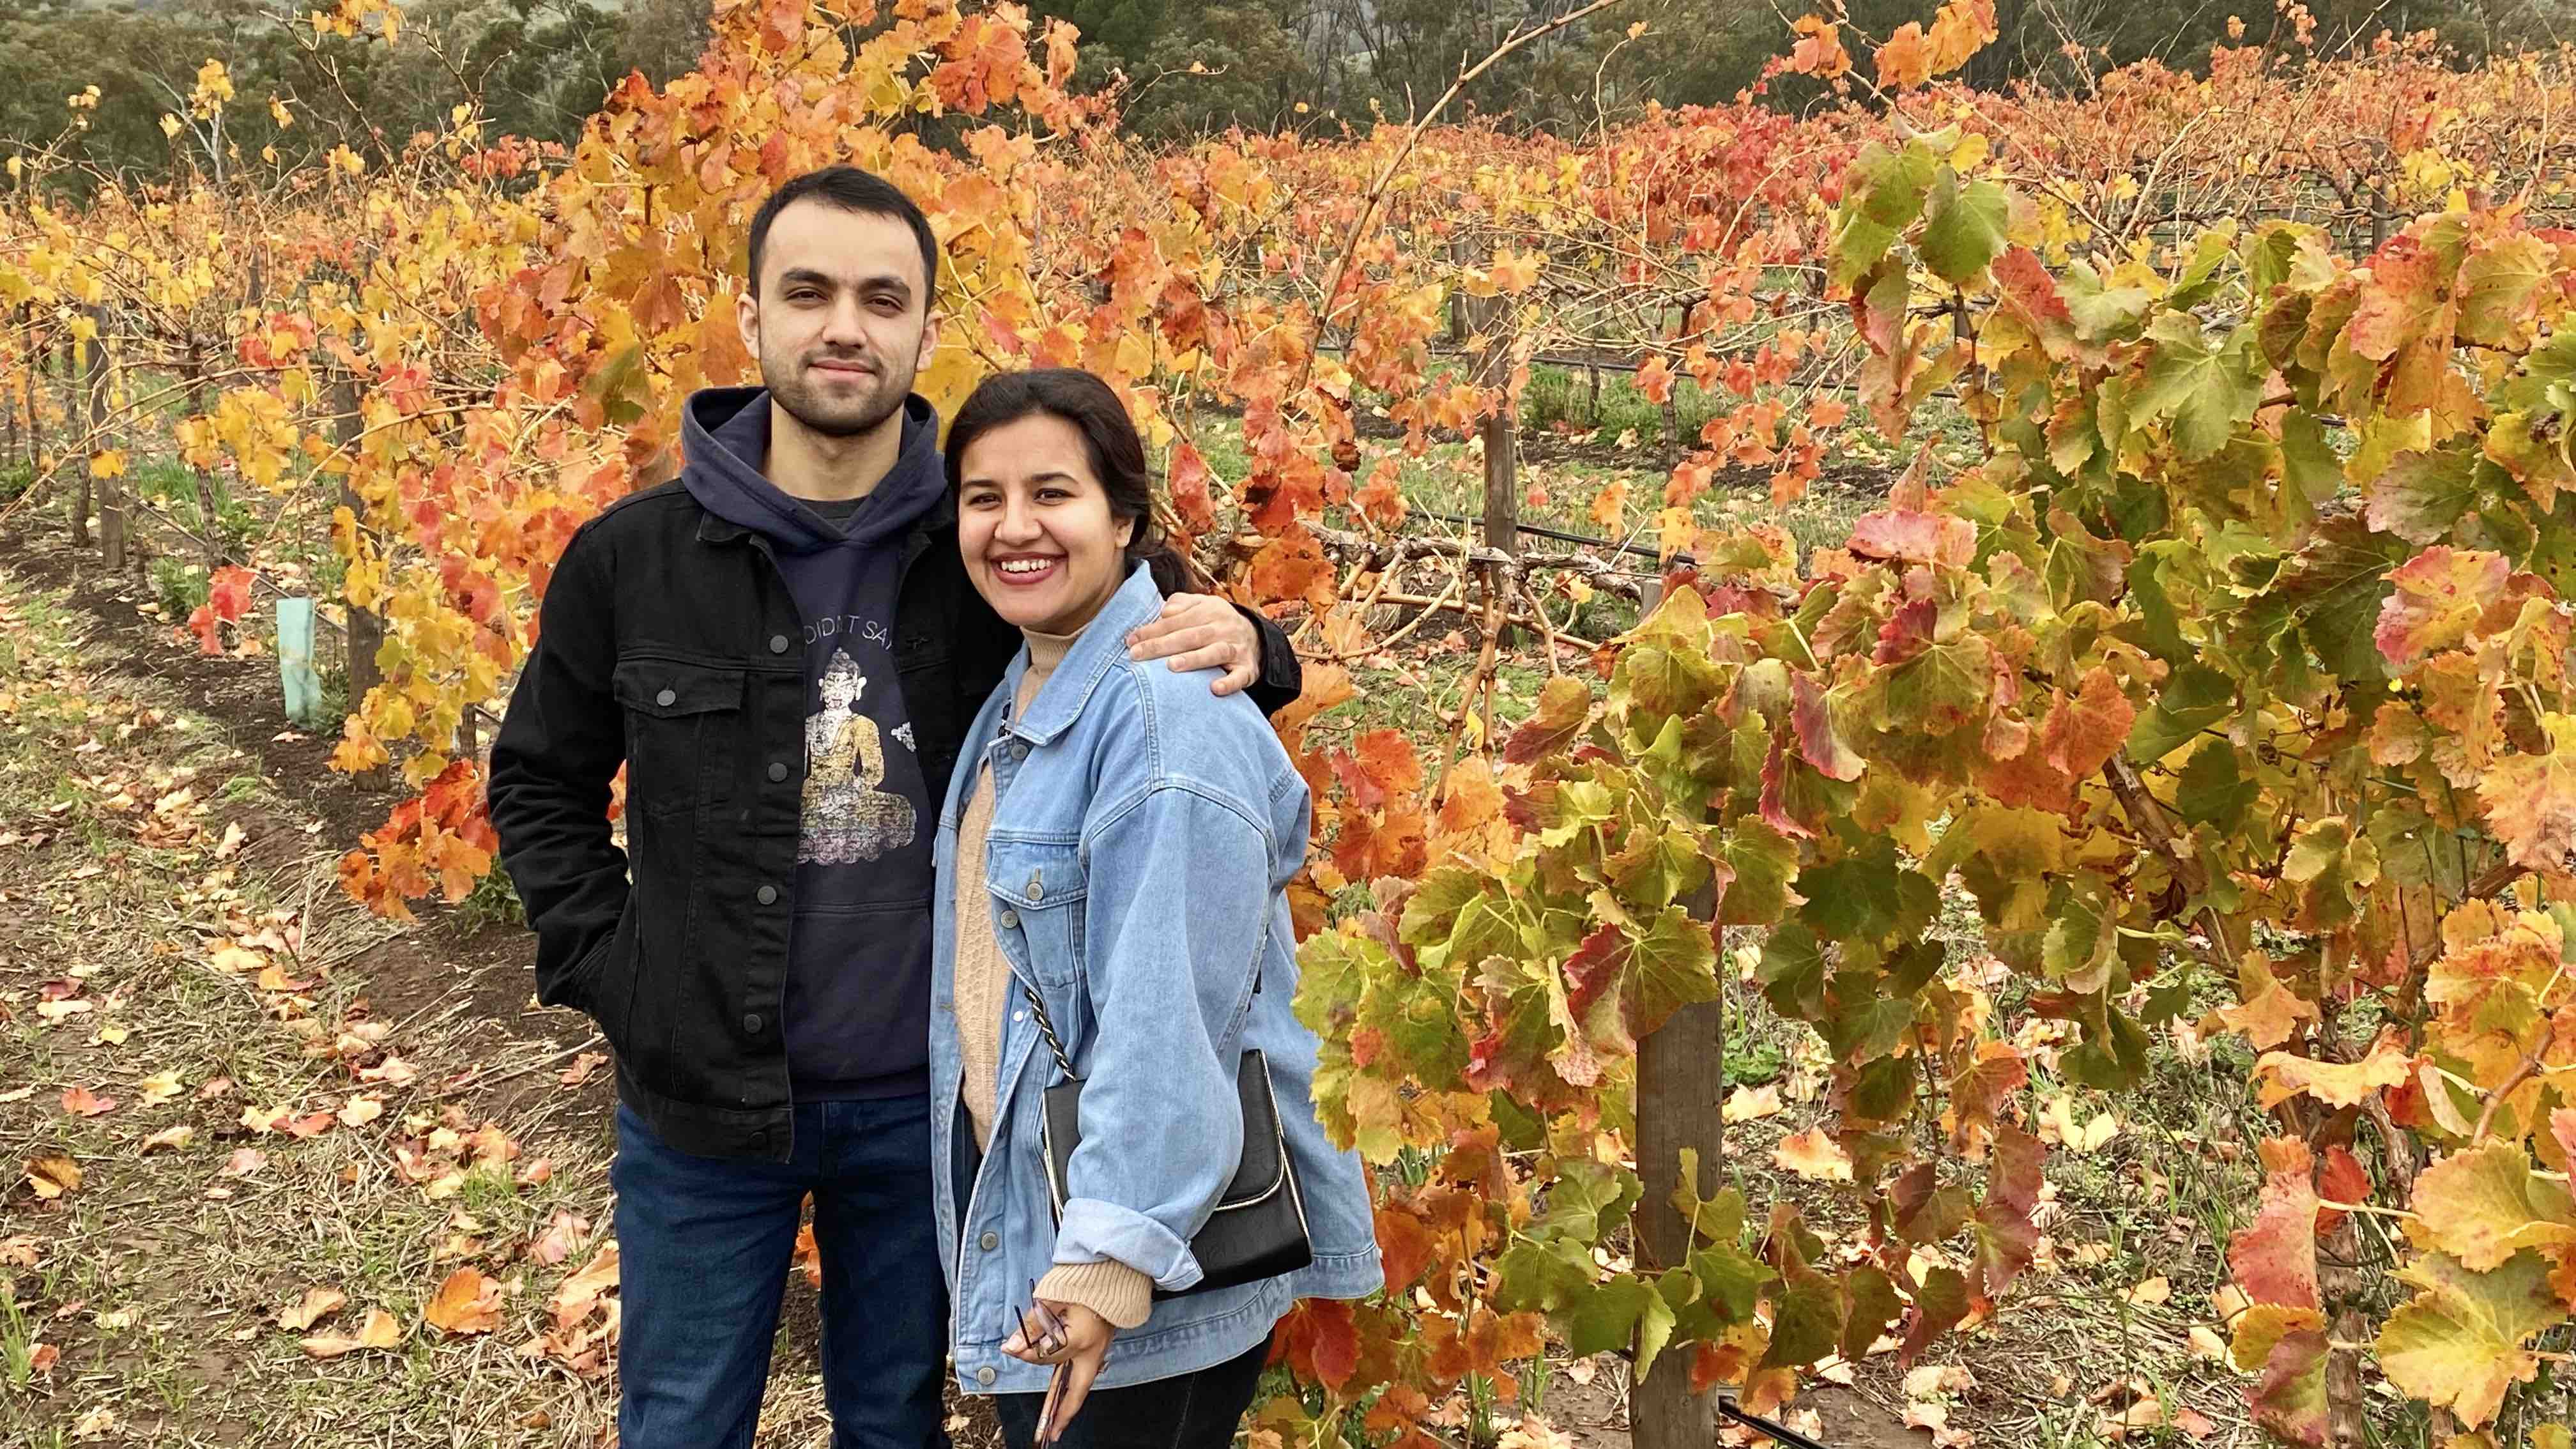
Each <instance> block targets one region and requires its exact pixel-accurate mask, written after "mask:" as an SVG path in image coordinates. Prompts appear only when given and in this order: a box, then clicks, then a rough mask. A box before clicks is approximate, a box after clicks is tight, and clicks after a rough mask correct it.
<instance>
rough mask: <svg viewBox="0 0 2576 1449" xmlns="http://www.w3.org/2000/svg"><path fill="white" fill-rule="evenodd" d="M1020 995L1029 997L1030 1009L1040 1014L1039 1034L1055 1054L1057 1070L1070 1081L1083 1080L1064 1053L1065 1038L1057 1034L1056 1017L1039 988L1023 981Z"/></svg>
mask: <svg viewBox="0 0 2576 1449" xmlns="http://www.w3.org/2000/svg"><path fill="white" fill-rule="evenodd" d="M1020 995H1022V996H1024V997H1026V998H1028V1003H1029V1009H1030V1010H1031V1011H1034V1012H1036V1013H1037V1014H1038V1035H1040V1036H1042V1037H1045V1038H1046V1044H1047V1050H1048V1051H1050V1052H1053V1053H1054V1054H1055V1065H1056V1070H1058V1071H1060V1072H1062V1073H1064V1079H1065V1080H1066V1081H1068V1082H1078V1081H1081V1080H1082V1078H1081V1076H1080V1075H1079V1074H1077V1073H1076V1072H1075V1071H1074V1069H1073V1059H1072V1058H1070V1057H1068V1056H1066V1055H1065V1054H1064V1038H1062V1037H1060V1036H1057V1035H1056V1034H1055V1019H1054V1018H1052V1017H1050V1016H1048V1015H1047V1009H1046V1003H1045V1002H1044V1001H1041V1000H1039V999H1038V993H1037V988H1036V987H1034V986H1031V985H1030V984H1029V983H1028V982H1026V981H1022V982H1021V983H1020Z"/></svg>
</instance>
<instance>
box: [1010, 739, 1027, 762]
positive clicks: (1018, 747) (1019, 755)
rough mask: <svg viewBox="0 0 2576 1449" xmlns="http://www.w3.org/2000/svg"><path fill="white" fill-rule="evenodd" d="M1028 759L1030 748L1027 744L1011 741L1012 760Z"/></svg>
mask: <svg viewBox="0 0 2576 1449" xmlns="http://www.w3.org/2000/svg"><path fill="white" fill-rule="evenodd" d="M1028 757H1029V747H1028V746H1027V745H1026V744H1024V743H1022V742H1021V741H1019V740H1013V741H1011V758H1012V759H1014V760H1025V759H1027V758H1028Z"/></svg>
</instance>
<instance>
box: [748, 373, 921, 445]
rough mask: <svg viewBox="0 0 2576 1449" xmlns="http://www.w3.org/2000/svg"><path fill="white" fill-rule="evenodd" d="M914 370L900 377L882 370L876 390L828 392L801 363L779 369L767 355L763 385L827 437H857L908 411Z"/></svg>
mask: <svg viewBox="0 0 2576 1449" xmlns="http://www.w3.org/2000/svg"><path fill="white" fill-rule="evenodd" d="M912 376H913V374H912V371H911V369H908V368H907V369H905V370H904V371H903V373H901V374H900V375H897V374H896V373H895V372H894V371H893V370H892V369H890V368H887V367H885V366H883V365H880V366H879V368H878V370H877V372H876V373H875V374H874V375H873V377H872V378H871V379H870V381H871V382H872V383H873V384H874V385H873V386H870V387H864V388H860V389H854V390H848V391H841V390H835V391H834V392H832V393H826V392H825V391H824V390H823V389H821V388H819V387H816V386H814V385H813V384H812V383H811V382H810V381H809V380H808V378H809V374H808V373H807V372H806V370H805V367H804V366H803V364H802V363H801V362H797V361H789V362H782V363H778V364H773V363H772V362H771V360H770V359H769V358H768V357H767V356H766V355H763V356H762V358H761V359H760V380H761V383H762V385H764V386H766V387H767V388H768V389H769V396H770V398H771V399H772V400H773V401H775V402H776V403H777V404H778V405H779V406H780V407H781V408H784V409H785V410H786V412H787V415H788V416H789V417H791V418H794V419H795V420H796V421H798V422H800V423H803V424H804V425H805V426H806V427H808V428H810V429H812V430H813V431H815V432H817V433H820V434H822V435H823V436H824V437H827V438H854V437H857V436H859V435H860V434H862V433H868V432H873V431H875V429H876V428H877V427H878V425H879V424H882V423H883V422H884V421H885V420H886V419H888V418H890V417H893V416H894V415H895V414H896V413H897V412H899V411H901V410H902V408H903V402H904V399H905V398H906V397H907V396H909V395H910V394H911V392H912Z"/></svg>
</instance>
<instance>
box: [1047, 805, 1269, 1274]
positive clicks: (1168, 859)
mask: <svg viewBox="0 0 2576 1449" xmlns="http://www.w3.org/2000/svg"><path fill="white" fill-rule="evenodd" d="M1089 888H1090V901H1089V908H1088V914H1087V917H1086V924H1085V927H1084V934H1085V938H1086V941H1085V945H1086V951H1085V957H1084V959H1085V962H1086V970H1087V973H1088V975H1089V978H1090V982H1089V988H1090V996H1091V1002H1092V1012H1093V1016H1094V1020H1095V1023H1096V1025H1095V1028H1094V1035H1093V1038H1092V1042H1091V1046H1090V1052H1089V1056H1090V1061H1089V1075H1088V1076H1087V1077H1086V1079H1085V1081H1084V1085H1083V1089H1082V1118H1083V1132H1082V1145H1081V1146H1080V1147H1078V1148H1076V1149H1075V1150H1074V1154H1073V1158H1072V1161H1071V1162H1070V1163H1069V1164H1068V1167H1067V1177H1068V1183H1067V1194H1066V1196H1067V1201H1066V1202H1065V1207H1064V1216H1063V1221H1062V1223H1061V1224H1060V1225H1059V1227H1058V1229H1057V1232H1056V1245H1055V1258H1054V1261H1056V1262H1058V1263H1086V1262H1097V1261H1100V1260H1102V1259H1114V1260H1116V1261H1118V1262H1121V1263H1124V1264H1126V1265H1127V1266H1129V1267H1131V1268H1134V1269H1136V1270H1137V1271H1139V1272H1141V1273H1144V1274H1145V1275H1146V1276H1148V1277H1150V1278H1152V1279H1153V1280H1154V1283H1155V1285H1156V1286H1157V1287H1160V1288H1163V1289H1166V1290H1170V1291H1178V1290H1180V1289H1184V1288H1187V1287H1189V1286H1190V1285H1192V1284H1194V1283H1196V1282H1197V1281H1198V1280H1199V1278H1200V1277H1201V1276H1202V1274H1201V1271H1200V1268H1199V1263H1198V1260H1197V1259H1196V1258H1194V1257H1192V1256H1191V1255H1190V1239H1191V1238H1192V1237H1194V1236H1196V1235H1197V1233H1198V1231H1199V1229H1200V1228H1201V1227H1202V1226H1204V1225H1205V1224H1206V1222H1207V1219H1208V1215H1209V1214H1210V1213H1212V1212H1213V1211H1215V1208H1216V1203H1217V1199H1218V1197H1219V1196H1220V1195H1221V1194H1222V1193H1223V1192H1224V1191H1225V1186H1226V1184H1227V1183H1228V1182H1230V1181H1232V1180H1233V1177H1234V1172H1235V1167H1236V1165H1237V1163H1238V1161H1239V1160H1240V1158H1241V1156H1242V1153H1243V1109H1242V1105H1241V1103H1240V1101H1239V1100H1238V1099H1237V1097H1236V1093H1235V1061H1234V1056H1235V1046H1236V1044H1237V1040H1238V1038H1239V1030H1238V1028H1239V1024H1240V1022H1241V1020H1242V1015H1243V1010H1244V1006H1245V1003H1246V1002H1247V1001H1249V999H1250V997H1251V993H1252V984H1253V983H1252V977H1253V967H1254V964H1255V962H1256V961H1257V959H1258V954H1259V952H1260V950H1261V948H1262V944H1263V942H1264V940H1265V939H1266V927H1267V925H1268V915H1269V905H1270V874H1269V844H1268V841H1267V838H1266V837H1265V836H1264V834H1263V832H1262V831H1261V829H1260V827H1258V826H1256V825H1255V824H1254V823H1253V822H1252V820H1251V818H1250V817H1248V816H1247V815H1245V814H1244V813H1243V812H1242V811H1240V810H1238V809H1236V808H1235V807H1234V806H1232V805H1230V804H1228V803H1226V802H1224V801H1222V800H1220V799H1217V798H1214V797H1213V796H1212V795H1210V794H1208V793H1204V792H1202V791H1201V790H1199V789H1197V788H1195V787H1192V786H1190V785H1187V784H1160V785H1157V786H1155V787H1154V788H1152V789H1151V790H1149V791H1148V792H1147V793H1145V794H1144V796H1143V797H1142V798H1141V799H1140V800H1138V801H1137V803H1136V804H1135V805H1133V806H1132V807H1129V808H1127V809H1125V810H1124V811H1123V812H1122V813H1120V814H1119V815H1118V816H1116V817H1115V818H1114V819H1113V820H1112V821H1111V822H1110V823H1109V824H1108V825H1107V826H1106V827H1105V828H1104V829H1102V830H1101V831H1100V832H1099V833H1098V834H1097V835H1096V836H1095V837H1094V838H1093V840H1092V843H1091V847H1090V851H1089Z"/></svg>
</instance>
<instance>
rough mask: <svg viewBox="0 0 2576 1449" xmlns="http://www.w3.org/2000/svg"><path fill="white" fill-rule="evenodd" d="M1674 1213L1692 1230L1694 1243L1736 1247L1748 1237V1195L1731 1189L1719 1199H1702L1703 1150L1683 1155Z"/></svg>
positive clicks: (1688, 1149) (1684, 1151)
mask: <svg viewBox="0 0 2576 1449" xmlns="http://www.w3.org/2000/svg"><path fill="white" fill-rule="evenodd" d="M1672 1203H1673V1211H1675V1212H1677V1213H1679V1214H1681V1218H1682V1221H1683V1222H1684V1223H1687V1224H1688V1225H1689V1226H1690V1230H1691V1236H1692V1241H1693V1242H1700V1241H1708V1242H1716V1243H1732V1242H1734V1241H1735V1240H1736V1239H1737V1238H1739V1237H1742V1236H1743V1235H1744V1194H1743V1193H1741V1192H1739V1191H1737V1190H1736V1189H1734V1188H1732V1187H1729V1188H1724V1189H1721V1190H1720V1191H1719V1192H1718V1194H1717V1196H1715V1197H1701V1196H1700V1195H1699V1149H1698V1148H1696V1147H1685V1148H1683V1149H1682V1151H1681V1181H1680V1182H1679V1183H1678V1184H1677V1185H1675V1186H1674V1188H1673V1196H1672Z"/></svg>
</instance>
